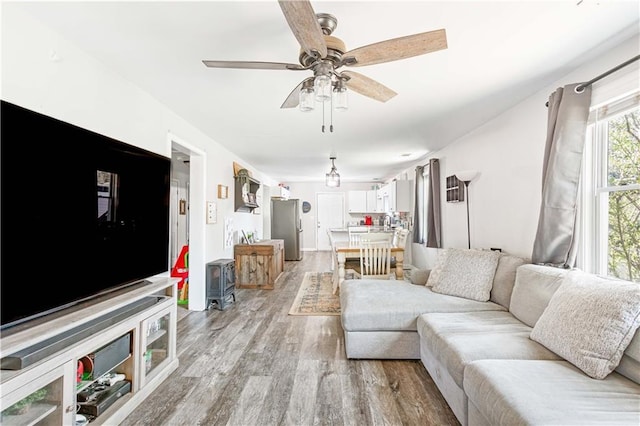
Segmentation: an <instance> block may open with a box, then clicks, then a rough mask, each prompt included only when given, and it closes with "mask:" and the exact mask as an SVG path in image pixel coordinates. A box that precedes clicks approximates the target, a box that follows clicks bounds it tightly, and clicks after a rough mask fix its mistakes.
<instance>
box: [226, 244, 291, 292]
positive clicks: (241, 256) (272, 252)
mask: <svg viewBox="0 0 640 426" xmlns="http://www.w3.org/2000/svg"><path fill="white" fill-rule="evenodd" d="M234 255H235V261H236V287H237V288H254V289H263V290H273V288H274V285H275V283H276V281H277V280H278V278H280V275H281V274H282V272H283V271H284V240H264V241H260V242H259V243H255V244H237V245H236V246H235V247H234Z"/></svg>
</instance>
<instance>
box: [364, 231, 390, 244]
mask: <svg viewBox="0 0 640 426" xmlns="http://www.w3.org/2000/svg"><path fill="white" fill-rule="evenodd" d="M392 238H393V234H392V233H391V232H367V233H366V234H361V235H360V241H361V242H362V241H387V242H388V243H389V244H391V239H392Z"/></svg>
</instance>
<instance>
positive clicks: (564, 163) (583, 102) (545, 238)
mask: <svg viewBox="0 0 640 426" xmlns="http://www.w3.org/2000/svg"><path fill="white" fill-rule="evenodd" d="M578 85H579V83H576V84H570V85H567V86H564V88H558V89H557V90H556V91H555V92H553V93H552V94H551V96H550V97H549V104H548V107H549V110H548V122H547V141H546V146H545V152H544V161H543V165H542V203H541V206H540V217H539V219H538V230H537V232H536V239H535V242H534V245H533V254H532V256H531V260H532V262H533V263H541V264H548V265H553V266H558V267H563V268H572V267H573V266H574V265H575V262H576V254H577V241H576V230H575V229H576V218H577V201H578V188H579V184H580V171H581V170H580V169H581V166H582V152H583V149H584V141H585V134H586V129H587V118H588V116H589V106H590V105H591V86H588V87H586V88H584V89H583V90H582V91H581V92H580V93H576V91H575V88H576V86H578Z"/></svg>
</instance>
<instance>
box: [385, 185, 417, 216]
mask: <svg viewBox="0 0 640 426" xmlns="http://www.w3.org/2000/svg"><path fill="white" fill-rule="evenodd" d="M412 183H413V181H412V180H394V181H392V182H389V183H388V184H387V185H385V186H383V187H382V188H380V189H379V190H378V193H379V194H380V195H381V196H380V198H381V200H382V205H383V211H384V212H385V213H395V212H410V211H411V204H412V203H411V189H412V187H413V185H412Z"/></svg>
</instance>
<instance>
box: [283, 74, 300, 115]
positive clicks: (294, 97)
mask: <svg viewBox="0 0 640 426" xmlns="http://www.w3.org/2000/svg"><path fill="white" fill-rule="evenodd" d="M303 83H304V80H302V81H301V82H300V84H298V85H297V86H296V87H295V89H293V90H292V91H291V93H289V96H287V99H285V100H284V102H283V103H282V106H280V108H295V107H297V106H298V104H299V103H300V89H302V84H303Z"/></svg>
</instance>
